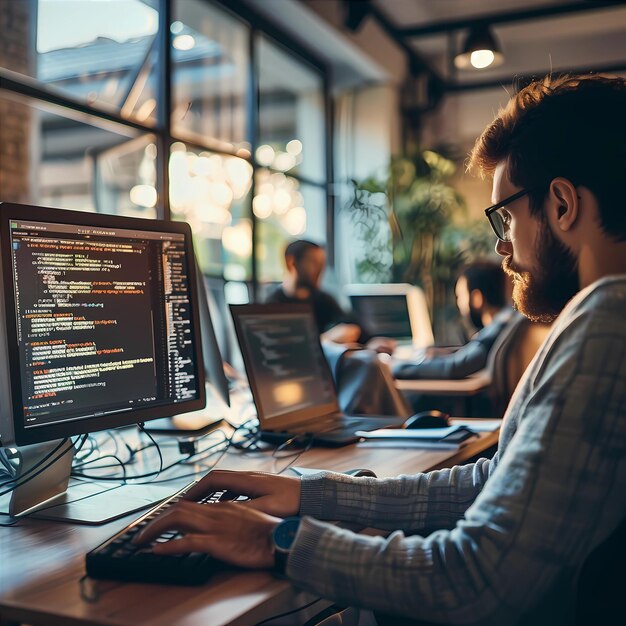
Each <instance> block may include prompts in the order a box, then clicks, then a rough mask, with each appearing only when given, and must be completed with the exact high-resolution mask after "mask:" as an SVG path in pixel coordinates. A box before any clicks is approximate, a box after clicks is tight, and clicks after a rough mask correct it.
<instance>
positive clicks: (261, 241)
mask: <svg viewBox="0 0 626 626" xmlns="http://www.w3.org/2000/svg"><path fill="white" fill-rule="evenodd" d="M166 16H167V17H166ZM325 85H326V74H325V70H324V67H323V66H322V65H321V64H320V63H319V62H317V61H316V60H315V59H314V58H312V57H311V56H310V54H309V53H307V52H306V51H304V50H302V49H301V48H300V47H299V46H298V45H296V44H294V43H293V42H290V41H288V40H287V38H286V37H284V36H283V35H282V34H281V33H280V32H279V31H277V30H276V29H275V28H274V27H273V26H271V25H270V24H267V23H265V22H264V21H263V20H262V19H261V18H259V17H258V16H257V15H255V14H254V13H253V12H252V11H251V10H250V8H248V5H246V4H244V3H241V2H239V0H228V1H226V0H0V196H1V197H0V200H5V201H14V202H26V203H33V204H39V205H44V206H52V207H61V208H69V209H76V210H83V211H97V212H102V213H112V214H113V213H114V214H120V215H132V216H140V217H144V218H148V219H150V218H155V217H161V218H163V217H164V218H166V219H176V220H185V221H187V222H189V224H190V225H191V227H192V229H193V232H194V237H195V243H196V249H197V251H198V258H199V262H200V265H201V267H202V269H203V271H204V273H205V274H206V275H207V276H211V277H214V278H215V280H218V281H226V282H231V283H232V285H233V289H230V288H229V289H227V291H228V292H229V291H233V290H234V289H235V287H236V288H237V289H239V290H240V291H241V289H240V288H241V287H242V285H243V284H244V283H245V284H247V285H248V286H249V287H250V288H251V289H250V292H251V293H252V294H254V293H255V292H256V291H257V289H256V288H257V285H258V283H259V282H271V281H277V280H280V277H281V274H282V249H283V247H284V245H285V244H286V243H287V241H288V240H290V239H293V238H296V237H308V238H311V239H314V240H316V241H321V242H325V241H326V232H327V230H328V225H327V215H329V205H328V202H329V196H328V194H327V189H328V188H329V183H330V182H331V181H329V180H328V172H329V171H330V167H329V164H328V163H327V154H328V150H327V132H326V124H327V120H326V111H327V108H328V107H327V89H326V86H325ZM233 293H234V291H233ZM237 293H239V292H237Z"/></svg>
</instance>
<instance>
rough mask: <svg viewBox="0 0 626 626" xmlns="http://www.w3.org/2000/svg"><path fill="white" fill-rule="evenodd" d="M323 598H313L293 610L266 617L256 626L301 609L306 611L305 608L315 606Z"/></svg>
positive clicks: (256, 625)
mask: <svg viewBox="0 0 626 626" xmlns="http://www.w3.org/2000/svg"><path fill="white" fill-rule="evenodd" d="M321 600H322V598H318V599H317V600H313V601H312V602H309V603H308V604H305V605H303V606H301V607H300V608H298V609H293V611H287V612H286V613H280V614H278V615H272V617H268V618H267V619H264V620H263V621H261V622H257V623H256V624H255V625H254V626H262V624H267V623H269V622H271V621H272V620H275V619H280V618H281V617H287V616H288V615H293V614H294V613H299V612H300V611H304V609H308V608H309V607H310V606H313V605H314V604H317V603H318V602H321Z"/></svg>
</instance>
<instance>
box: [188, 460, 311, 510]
mask: <svg viewBox="0 0 626 626" xmlns="http://www.w3.org/2000/svg"><path fill="white" fill-rule="evenodd" d="M223 490H228V491H232V492H233V493H237V494H241V495H243V496H248V497H249V498H250V500H248V501H247V502H240V503H237V506H239V507H247V508H250V509H256V510H257V511H262V512H263V513H268V514H270V515H276V516H278V517H289V516H291V515H297V514H298V512H299V511H300V479H299V478H292V477H290V476H276V475H274V474H266V473H264V472H232V471H228V470H214V471H212V472H209V473H208V474H207V475H206V476H205V477H204V478H203V479H202V480H201V481H200V482H199V483H198V484H197V485H195V486H194V487H192V488H191V489H190V490H189V491H188V492H187V494H186V495H185V500H196V501H197V500H200V499H202V498H203V497H204V496H206V495H207V494H209V493H212V492H214V491H223ZM219 506H222V505H221V504H220V505H219Z"/></svg>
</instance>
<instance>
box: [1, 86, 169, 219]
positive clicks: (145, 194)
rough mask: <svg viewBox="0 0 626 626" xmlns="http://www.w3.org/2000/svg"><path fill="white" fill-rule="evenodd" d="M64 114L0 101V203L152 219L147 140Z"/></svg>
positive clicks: (27, 102)
mask: <svg viewBox="0 0 626 626" xmlns="http://www.w3.org/2000/svg"><path fill="white" fill-rule="evenodd" d="M67 114H68V115H69V114H70V112H67ZM71 115H72V117H69V116H65V114H64V111H63V109H61V108H59V107H56V108H52V107H50V106H48V105H45V104H43V103H40V102H37V101H35V100H31V99H26V98H19V97H15V99H14V98H12V97H11V98H9V97H4V96H0V146H2V147H3V153H2V154H3V158H0V188H1V189H2V199H3V200H6V201H13V202H22V203H32V204H37V205H43V206H51V207H57V208H62V209H76V210H80V211H94V212H99V213H112V214H116V215H130V216H134V217H147V218H154V217H156V216H157V210H156V208H155V207H156V205H157V192H156V188H155V181H156V166H155V159H156V145H155V140H154V137H153V136H152V135H145V134H142V135H140V134H139V133H137V131H134V130H132V129H128V128H124V127H122V126H121V125H112V124H108V125H107V126H106V127H105V126H102V127H100V126H94V125H93V124H91V123H89V121H88V119H87V118H86V117H82V116H80V115H78V114H71ZM116 131H118V132H116ZM121 133H124V134H121ZM4 156H6V157H7V158H4Z"/></svg>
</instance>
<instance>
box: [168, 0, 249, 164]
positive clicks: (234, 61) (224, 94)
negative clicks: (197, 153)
mask: <svg viewBox="0 0 626 626" xmlns="http://www.w3.org/2000/svg"><path fill="white" fill-rule="evenodd" d="M173 19H174V20H175V21H174V22H173V23H172V26H171V34H172V46H173V48H172V63H173V69H172V76H173V86H172V96H173V111H172V128H173V131H174V133H175V134H178V135H183V136H191V137H193V138H195V140H196V141H200V142H202V143H205V142H206V140H212V141H213V142H214V145H216V147H218V148H219V149H220V150H224V151H230V150H233V149H241V150H243V152H241V153H240V156H246V157H249V156H250V152H249V149H250V145H249V143H247V142H246V81H247V76H248V38H249V34H248V32H249V31H248V28H247V27H246V26H245V25H244V24H242V23H241V22H239V21H237V20H236V19H235V18H232V17H230V16H229V15H227V14H226V13H225V12H224V11H221V10H220V9H218V8H217V7H214V6H211V5H210V4H208V3H207V2H205V1H204V0H177V1H176V2H175V3H174V9H173Z"/></svg>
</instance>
